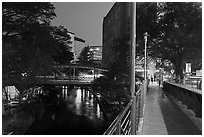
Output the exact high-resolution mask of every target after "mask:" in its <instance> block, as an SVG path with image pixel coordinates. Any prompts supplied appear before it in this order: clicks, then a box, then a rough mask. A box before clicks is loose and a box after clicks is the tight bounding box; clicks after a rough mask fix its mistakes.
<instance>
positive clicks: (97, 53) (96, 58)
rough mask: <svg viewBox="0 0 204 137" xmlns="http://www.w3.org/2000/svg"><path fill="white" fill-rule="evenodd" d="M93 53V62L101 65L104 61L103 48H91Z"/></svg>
mask: <svg viewBox="0 0 204 137" xmlns="http://www.w3.org/2000/svg"><path fill="white" fill-rule="evenodd" d="M90 51H91V53H92V60H93V62H94V63H96V64H98V65H101V60H102V46H90Z"/></svg>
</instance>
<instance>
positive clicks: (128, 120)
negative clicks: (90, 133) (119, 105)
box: [104, 83, 147, 135]
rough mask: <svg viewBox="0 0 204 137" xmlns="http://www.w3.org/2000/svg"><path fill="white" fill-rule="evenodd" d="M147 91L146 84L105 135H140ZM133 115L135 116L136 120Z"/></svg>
mask: <svg viewBox="0 0 204 137" xmlns="http://www.w3.org/2000/svg"><path fill="white" fill-rule="evenodd" d="M146 89H147V87H146V84H145V83H143V84H142V85H141V86H140V89H139V90H138V91H137V92H136V93H135V96H134V97H133V98H132V99H131V101H130V102H129V103H128V104H127V106H126V107H125V108H124V110H123V111H122V112H121V113H120V114H119V115H118V116H117V117H116V118H115V120H114V121H113V122H112V124H111V125H110V126H109V127H108V129H107V130H106V131H105V133H104V135H132V134H138V133H139V132H140V131H141V129H142V125H143V116H144V108H145V95H146ZM133 111H134V112H133ZM132 114H135V117H134V118H133V116H132ZM133 119H135V120H133ZM133 122H134V124H133ZM132 130H133V131H136V133H132Z"/></svg>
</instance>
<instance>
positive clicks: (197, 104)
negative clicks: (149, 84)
mask: <svg viewBox="0 0 204 137" xmlns="http://www.w3.org/2000/svg"><path fill="white" fill-rule="evenodd" d="M163 89H164V91H165V92H167V93H169V94H171V95H173V96H174V97H175V98H177V99H178V100H180V101H181V102H182V104H184V105H186V106H187V108H188V109H191V110H192V111H194V113H195V114H196V117H199V118H202V91H201V90H199V89H194V88H190V87H187V86H184V85H181V84H176V83H170V82H164V84H163Z"/></svg>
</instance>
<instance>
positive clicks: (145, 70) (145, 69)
mask: <svg viewBox="0 0 204 137" xmlns="http://www.w3.org/2000/svg"><path fill="white" fill-rule="evenodd" d="M148 36H149V35H148V33H147V32H145V33H144V41H145V57H144V80H145V85H146V84H147V37H148Z"/></svg>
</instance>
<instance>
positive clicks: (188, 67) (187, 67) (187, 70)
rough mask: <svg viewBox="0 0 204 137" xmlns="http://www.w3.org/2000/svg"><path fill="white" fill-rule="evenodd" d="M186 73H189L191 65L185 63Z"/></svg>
mask: <svg viewBox="0 0 204 137" xmlns="http://www.w3.org/2000/svg"><path fill="white" fill-rule="evenodd" d="M186 72H187V73H190V72H191V63H186Z"/></svg>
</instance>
